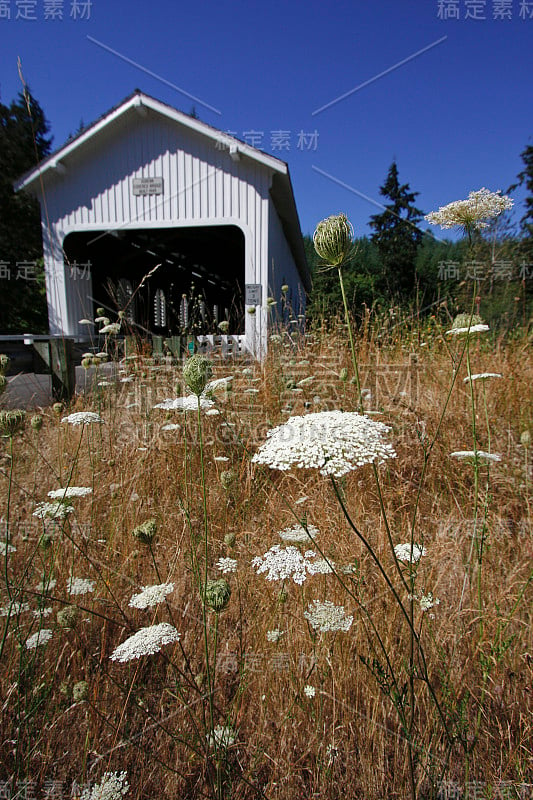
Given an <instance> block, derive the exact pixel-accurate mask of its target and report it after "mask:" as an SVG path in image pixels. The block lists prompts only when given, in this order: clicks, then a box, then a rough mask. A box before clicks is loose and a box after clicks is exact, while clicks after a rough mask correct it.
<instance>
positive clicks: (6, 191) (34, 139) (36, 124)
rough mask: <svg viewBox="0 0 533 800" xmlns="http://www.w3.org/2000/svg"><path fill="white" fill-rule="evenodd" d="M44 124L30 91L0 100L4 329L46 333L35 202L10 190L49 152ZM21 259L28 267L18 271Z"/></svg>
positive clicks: (0, 257)
mask: <svg viewBox="0 0 533 800" xmlns="http://www.w3.org/2000/svg"><path fill="white" fill-rule="evenodd" d="M28 107H29V108H28ZM49 127H50V126H49V124H48V122H47V121H46V119H45V116H44V113H43V111H42V109H41V107H40V106H39V104H38V102H37V101H36V100H35V99H34V98H33V97H32V95H31V94H29V93H28V94H27V99H26V97H25V96H24V94H23V93H20V94H19V95H18V98H17V99H16V100H14V101H12V102H11V104H10V105H9V106H6V105H4V104H2V103H0V262H4V265H5V266H7V269H9V270H10V276H9V278H8V277H7V275H6V276H5V277H2V279H0V287H1V288H2V289H3V291H1V292H0V319H1V323H0V326H1V327H0V333H3V334H7V333H23V332H24V331H31V332H32V333H47V332H48V316H47V310H46V289H45V284H44V269H43V260H42V255H43V250H42V240H41V215H40V211H39V204H38V202H37V201H36V200H35V199H34V198H32V197H30V196H29V195H28V194H26V193H25V192H18V193H17V194H15V192H14V190H13V183H14V181H16V180H17V178H20V177H21V175H23V174H24V173H25V172H27V171H28V170H29V169H31V168H32V167H34V166H35V165H36V164H37V163H38V162H39V161H40V160H41V159H42V158H44V157H45V156H46V155H48V154H49V153H50V146H51V139H49V138H47V134H48V131H49ZM21 262H27V263H29V264H30V265H31V267H30V269H29V270H28V271H26V270H24V268H23V269H21V270H18V269H17V266H16V265H17V263H19V264H20V263H21ZM35 264H36V267H35V268H34V267H33V265H35ZM29 275H31V279H27V278H28V276H29ZM17 276H18V277H17Z"/></svg>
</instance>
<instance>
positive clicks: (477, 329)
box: [446, 323, 490, 336]
mask: <svg viewBox="0 0 533 800" xmlns="http://www.w3.org/2000/svg"><path fill="white" fill-rule="evenodd" d="M488 330H490V328H489V326H488V325H485V324H484V323H480V324H479V325H471V326H470V327H469V328H450V330H449V331H446V333H447V334H451V335H452V336H462V335H463V334H465V333H468V334H470V333H486V332H487V331H488Z"/></svg>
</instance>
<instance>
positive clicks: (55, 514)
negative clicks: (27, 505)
mask: <svg viewBox="0 0 533 800" xmlns="http://www.w3.org/2000/svg"><path fill="white" fill-rule="evenodd" d="M73 511H74V509H73V508H72V506H70V505H67V504H66V503H61V502H57V503H38V504H37V505H36V506H35V511H34V512H33V516H34V517H38V518H39V519H46V517H50V518H51V519H65V518H66V517H67V515H68V514H72V512H73Z"/></svg>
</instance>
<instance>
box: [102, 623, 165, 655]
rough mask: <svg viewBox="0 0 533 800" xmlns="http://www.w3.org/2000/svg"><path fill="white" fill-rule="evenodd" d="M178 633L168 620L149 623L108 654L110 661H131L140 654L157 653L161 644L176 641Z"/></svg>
mask: <svg viewBox="0 0 533 800" xmlns="http://www.w3.org/2000/svg"><path fill="white" fill-rule="evenodd" d="M180 635H181V634H179V633H178V632H177V630H176V628H174V626H173V625H170V623H168V622H160V623H159V625H150V626H149V627H147V628H141V629H140V630H138V631H137V633H134V634H133V636H130V637H129V639H126V641H125V642H122V644H119V646H118V647H117V648H116V649H115V650H114V651H113V653H112V654H111V655H110V656H109V657H110V659H111V660H112V661H121V662H122V663H125V662H126V661H131V660H132V659H134V658H141V656H146V655H152V654H153V653H159V651H160V650H161V648H162V647H163V645H165V644H171V643H172V642H177V641H178V640H179V638H180Z"/></svg>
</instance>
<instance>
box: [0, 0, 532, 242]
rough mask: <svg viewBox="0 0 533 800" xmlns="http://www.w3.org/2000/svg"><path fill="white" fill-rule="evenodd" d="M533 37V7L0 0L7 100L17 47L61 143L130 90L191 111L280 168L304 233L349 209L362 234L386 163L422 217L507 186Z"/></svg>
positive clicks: (521, 129) (507, 3)
mask: <svg viewBox="0 0 533 800" xmlns="http://www.w3.org/2000/svg"><path fill="white" fill-rule="evenodd" d="M61 11H62V18H60V12H61ZM532 45H533V0H531V2H527V1H526V0H485V2H483V0H444V1H443V0H396V1H395V2H394V0H352V2H346V1H344V2H336V3H331V4H329V5H326V3H319V2H317V0H308V1H307V2H301V0H285V2H280V0H270V2H268V3H267V2H263V3H257V4H254V3H253V2H247V3H245V2H242V0H216V2H214V1H213V0H196V2H191V0H188V1H187V2H180V1H179V0H157V2H152V3H144V2H141V0H91V2H81V1H80V0H33V1H32V0H7V1H6V2H1V0H0V65H1V69H0V99H1V101H2V102H4V103H9V102H10V101H11V100H12V99H13V98H14V97H15V96H16V94H17V93H18V91H19V90H20V88H21V83H20V79H19V75H18V70H17V58H18V57H20V59H21V62H22V69H23V74H24V78H25V80H26V82H27V83H28V85H29V86H30V88H31V91H32V92H33V94H34V95H35V97H36V98H37V100H38V101H39V103H40V104H41V106H42V108H43V109H44V112H45V114H46V116H47V118H48V119H49V121H50V123H51V126H52V134H53V136H54V142H53V146H54V149H55V148H57V147H59V146H60V145H61V144H63V143H64V142H65V140H66V138H67V137H68V135H69V134H70V133H74V132H75V131H76V130H77V128H78V126H79V123H80V121H81V120H83V122H84V123H85V124H88V123H90V122H93V121H94V120H95V119H97V118H98V117H99V116H100V115H101V114H103V113H105V112H106V111H108V110H109V109H110V108H111V107H113V106H114V105H117V103H119V102H120V101H121V100H123V99H124V97H126V96H127V95H128V94H130V93H131V92H132V91H133V89H135V88H140V89H141V90H142V91H144V92H146V93H147V94H150V95H152V96H154V97H156V98H158V99H160V100H162V101H164V102H166V103H169V104H171V105H173V106H175V107H176V108H179V109H181V110H183V111H186V112H189V111H190V110H191V108H192V106H193V105H194V106H195V108H196V111H197V113H198V115H199V116H200V119H202V120H204V121H205V122H208V123H209V124H211V125H214V126H215V127H218V128H220V129H221V130H224V131H227V130H229V131H232V132H233V133H234V135H236V136H238V138H241V139H245V140H247V141H248V142H249V143H250V144H255V145H257V146H259V147H260V149H262V150H265V151H266V152H269V153H271V154H272V155H275V156H278V157H279V158H281V159H283V160H284V161H287V162H288V164H289V168H290V172H291V177H292V182H293V187H294V193H295V197H296V204H297V208H298V211H299V215H300V221H301V225H302V231H303V232H304V233H312V231H313V230H314V227H315V225H316V223H317V222H318V221H319V220H320V219H322V218H323V217H325V216H328V215H329V214H333V213H339V212H341V211H343V212H345V213H346V214H347V215H348V217H349V218H350V219H351V221H352V222H353V224H354V226H355V229H356V234H358V235H363V234H367V233H369V228H368V227H367V223H368V220H369V217H370V215H371V214H373V213H376V211H378V210H379V208H378V207H377V206H376V205H374V202H377V203H379V201H380V195H379V186H380V185H381V184H382V183H383V181H384V179H385V176H386V174H387V171H388V168H389V166H390V164H391V162H392V161H393V159H395V160H396V162H397V164H398V169H399V175H400V180H401V181H402V182H407V183H409V185H410V188H411V190H413V191H417V192H419V193H420V194H419V197H418V199H417V204H418V206H419V208H421V209H422V210H423V211H424V212H425V213H427V212H429V211H432V210H435V209H436V208H438V207H439V206H441V205H445V204H446V203H448V202H450V201H452V200H457V199H462V198H464V197H466V196H467V195H468V192H469V191H471V190H473V189H479V188H481V187H482V186H485V187H487V188H489V189H491V190H493V191H495V190H497V189H502V190H503V191H505V190H506V189H507V187H508V186H509V185H510V184H511V183H512V182H513V181H514V180H515V178H516V175H517V173H518V172H519V171H520V170H521V169H522V167H523V164H522V160H521V158H520V153H521V152H522V151H523V150H524V148H525V147H526V145H527V144H528V143H530V144H531V143H533V124H532V123H533V120H532V108H533V103H532V80H531V75H532V62H533V56H532V54H533V47H532ZM112 51H114V52H112ZM339 98H341V99H339ZM260 133H262V134H263V135H262V136H260V135H259V134H260ZM245 134H246V135H245ZM521 197H523V194H522V195H520V194H517V195H516V201H517V208H516V212H515V218H516V219H518V218H519V217H520V216H521V215H522V214H523V207H522V206H521V204H520V199H521ZM372 201H374V202H372ZM424 225H425V223H424ZM435 232H436V231H435Z"/></svg>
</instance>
